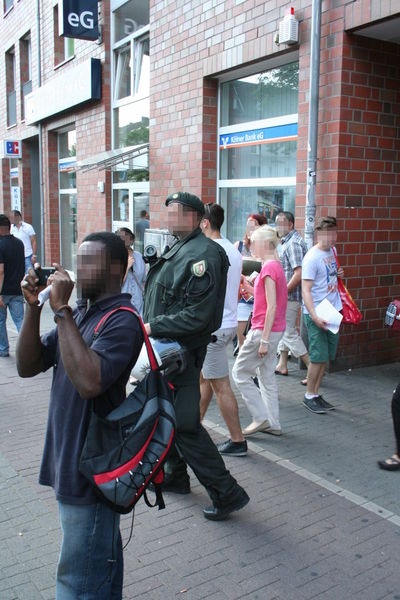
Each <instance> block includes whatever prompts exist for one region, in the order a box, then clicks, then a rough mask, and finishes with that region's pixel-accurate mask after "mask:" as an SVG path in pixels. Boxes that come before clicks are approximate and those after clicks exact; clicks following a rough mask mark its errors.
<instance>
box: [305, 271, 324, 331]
mask: <svg viewBox="0 0 400 600" xmlns="http://www.w3.org/2000/svg"><path fill="white" fill-rule="evenodd" d="M313 285H314V280H313V279H303V281H302V295H303V301H304V304H305V307H306V309H307V310H308V312H309V315H310V317H311V318H312V320H313V321H314V323H315V324H316V325H317V326H318V327H320V328H321V329H327V325H328V323H327V322H326V321H324V320H323V319H321V318H320V317H318V315H317V313H316V312H315V307H314V301H313V298H312V295H311V288H312V286H313Z"/></svg>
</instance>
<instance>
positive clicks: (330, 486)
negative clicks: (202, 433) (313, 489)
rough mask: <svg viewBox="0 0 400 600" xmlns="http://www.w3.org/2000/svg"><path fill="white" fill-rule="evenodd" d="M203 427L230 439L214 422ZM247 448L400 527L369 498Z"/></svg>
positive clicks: (251, 445) (270, 454)
mask: <svg viewBox="0 0 400 600" xmlns="http://www.w3.org/2000/svg"><path fill="white" fill-rule="evenodd" d="M203 425H204V426H205V427H207V429H211V430H212V431H215V433H218V434H220V435H223V436H225V437H229V431H228V430H227V429H225V428H224V427H221V426H220V425H217V424H216V423H214V422H213V421H210V420H208V419H204V420H203ZM247 446H248V448H249V449H250V450H251V451H252V452H255V453H256V454H258V455H259V456H262V457H263V458H266V459H268V460H269V461H271V462H274V463H276V464H278V465H280V466H281V467H284V468H285V469H287V470H288V471H292V472H294V473H296V475H299V476H300V477H303V479H307V480H308V481H312V482H313V483H315V484H317V485H319V486H320V487H322V488H324V489H326V490H329V491H330V492H332V493H334V494H336V495H337V496H341V497H342V498H346V500H349V501H350V502H352V503H353V504H355V505H356V506H360V507H361V508H364V509H365V510H368V511H369V512H372V513H374V514H375V515H377V516H378V517H381V518H382V519H386V520H388V521H390V522H391V523H393V524H394V525H397V526H398V527H400V515H397V514H395V513H393V512H391V511H389V510H386V508H383V507H382V506H379V504H375V502H371V501H370V500H368V498H364V497H363V496H359V495H358V494H354V493H353V492H351V491H350V490H346V489H345V488H342V487H340V486H339V485H335V484H334V483H331V482H330V481H328V480H327V479H324V478H323V477H319V476H318V475H315V474H314V473H312V472H311V471H309V470H307V469H304V468H302V467H299V466H297V465H296V464H295V463H294V462H292V461H290V460H288V459H287V458H282V457H281V456H278V455H277V454H274V453H273V452H269V451H268V450H265V449H264V448H262V446H259V445H258V444H256V443H255V442H251V441H249V440H247Z"/></svg>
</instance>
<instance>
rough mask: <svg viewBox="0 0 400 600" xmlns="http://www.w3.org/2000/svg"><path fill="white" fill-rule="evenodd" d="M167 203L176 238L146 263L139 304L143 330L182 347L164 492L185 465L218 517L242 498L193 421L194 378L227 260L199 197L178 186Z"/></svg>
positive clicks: (178, 482)
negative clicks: (209, 233) (205, 221)
mask: <svg viewBox="0 0 400 600" xmlns="http://www.w3.org/2000/svg"><path fill="white" fill-rule="evenodd" d="M166 206H167V223H168V229H169V231H170V233H172V234H173V235H174V236H175V237H177V238H178V241H177V242H176V243H175V244H174V245H173V246H172V247H171V248H170V249H169V250H167V252H166V253H164V254H163V255H162V256H161V257H160V258H159V259H158V260H157V261H156V262H155V263H153V264H152V265H151V266H150V271H149V274H148V276H147V280H146V285H145V299H144V309H143V315H144V322H145V327H146V330H147V333H148V334H149V335H151V336H153V337H155V338H171V339H174V340H177V341H178V342H179V343H180V344H181V345H182V346H184V347H185V348H186V349H187V357H186V358H187V367H186V369H185V371H184V372H183V373H181V374H179V375H175V376H173V377H172V378H171V383H172V384H173V386H174V389H175V412H176V418H177V434H176V438H175V447H174V448H173V449H172V451H171V453H170V455H169V457H168V461H167V463H166V466H165V475H166V478H165V483H164V490H165V491H171V492H176V493H181V494H187V493H189V492H190V482H189V477H188V474H187V468H186V464H185V463H187V464H188V465H189V466H190V467H191V468H192V469H193V471H194V473H195V475H196V477H197V478H198V480H199V481H200V483H201V484H202V485H204V487H205V488H206V490H207V492H208V494H209V496H210V498H211V500H212V505H211V506H209V507H207V508H205V509H204V511H203V513H204V516H205V517H206V518H207V519H211V520H222V519H225V518H226V517H228V516H229V515H230V513H232V512H234V511H236V510H240V509H241V508H243V507H244V506H245V505H246V504H247V503H248V501H249V497H248V495H247V494H246V492H245V491H244V489H243V488H241V487H240V486H239V484H238V483H237V481H236V480H235V479H234V478H233V477H232V476H231V474H230V473H229V471H227V469H226V467H225V464H224V462H223V460H222V457H221V455H220V454H219V452H218V450H217V448H216V446H215V444H214V443H213V441H212V440H211V438H210V436H209V435H208V433H207V432H206V430H205V429H204V427H203V426H202V425H201V423H200V386H199V376H200V371H201V367H202V364H203V361H204V357H205V354H206V350H207V344H208V343H209V342H210V341H211V340H212V335H211V334H212V333H213V332H214V331H216V330H217V329H218V328H219V327H220V325H221V321H222V314H223V308H224V299H225V289H226V278H227V271H228V267H229V261H228V259H227V256H226V253H225V251H224V250H223V248H222V247H221V246H219V245H218V244H216V243H215V242H214V241H212V240H210V239H208V238H206V237H205V236H204V235H203V234H202V232H201V229H200V227H199V225H200V221H201V219H202V218H203V216H204V205H203V203H202V202H201V200H200V198H198V197H197V196H194V195H192V194H188V193H185V192H178V193H176V194H173V195H171V196H169V197H168V198H167V200H166Z"/></svg>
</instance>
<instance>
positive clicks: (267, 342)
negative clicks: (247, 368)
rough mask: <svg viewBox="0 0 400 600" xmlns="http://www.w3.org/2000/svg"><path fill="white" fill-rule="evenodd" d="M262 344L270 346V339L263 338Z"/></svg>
mask: <svg viewBox="0 0 400 600" xmlns="http://www.w3.org/2000/svg"><path fill="white" fill-rule="evenodd" d="M261 344H265V345H268V346H269V340H263V339H261Z"/></svg>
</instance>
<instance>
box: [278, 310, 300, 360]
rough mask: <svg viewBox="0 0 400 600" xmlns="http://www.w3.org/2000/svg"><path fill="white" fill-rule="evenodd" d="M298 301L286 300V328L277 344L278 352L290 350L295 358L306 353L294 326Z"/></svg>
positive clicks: (297, 312)
mask: <svg viewBox="0 0 400 600" xmlns="http://www.w3.org/2000/svg"><path fill="white" fill-rule="evenodd" d="M299 308H300V302H297V301H296V300H288V303H287V309H286V329H285V331H284V334H283V337H282V339H281V341H280V342H279V345H278V352H282V351H284V352H288V351H289V350H290V352H291V353H292V355H293V356H294V357H295V358H299V356H303V355H304V354H307V348H306V347H305V345H304V342H303V340H302V339H301V337H300V336H299V334H298V332H297V327H296V321H297V316H298V314H299Z"/></svg>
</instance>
